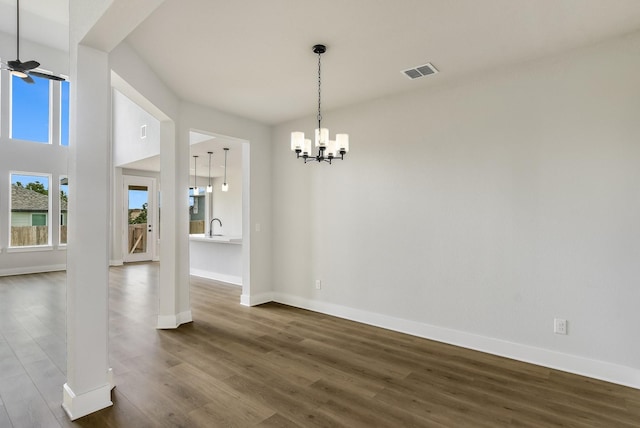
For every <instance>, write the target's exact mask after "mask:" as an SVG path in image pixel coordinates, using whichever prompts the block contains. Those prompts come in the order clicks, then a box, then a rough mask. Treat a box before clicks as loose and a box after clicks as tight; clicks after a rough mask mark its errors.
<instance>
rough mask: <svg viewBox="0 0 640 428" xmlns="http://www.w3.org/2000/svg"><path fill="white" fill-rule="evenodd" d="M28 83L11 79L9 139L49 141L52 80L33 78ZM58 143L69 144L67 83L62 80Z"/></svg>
mask: <svg viewBox="0 0 640 428" xmlns="http://www.w3.org/2000/svg"><path fill="white" fill-rule="evenodd" d="M33 80H34V83H32V84H28V83H26V82H24V81H23V80H22V79H20V78H19V77H16V76H12V78H11V91H12V95H11V107H12V108H11V138H14V139H20V140H28V141H35V142H38V143H45V144H46V143H49V116H50V112H49V104H50V102H49V101H50V100H49V97H50V92H51V91H50V85H52V84H55V82H52V81H50V80H49V79H44V78H41V77H33ZM60 92H61V94H60V95H61V97H60V98H61V100H60V102H61V124H60V141H61V145H63V146H68V145H69V82H66V81H65V82H61V90H60Z"/></svg>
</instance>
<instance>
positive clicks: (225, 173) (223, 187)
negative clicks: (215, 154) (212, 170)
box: [222, 147, 229, 192]
mask: <svg viewBox="0 0 640 428" xmlns="http://www.w3.org/2000/svg"><path fill="white" fill-rule="evenodd" d="M228 152H229V148H228V147H225V148H224V183H222V191H223V192H228V191H229V184H228V183H227V153H228Z"/></svg>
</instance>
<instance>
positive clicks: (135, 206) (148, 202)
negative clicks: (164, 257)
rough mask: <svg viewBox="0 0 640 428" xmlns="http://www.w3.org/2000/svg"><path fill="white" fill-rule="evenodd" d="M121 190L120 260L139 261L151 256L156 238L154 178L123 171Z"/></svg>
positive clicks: (152, 256) (148, 258)
mask: <svg viewBox="0 0 640 428" xmlns="http://www.w3.org/2000/svg"><path fill="white" fill-rule="evenodd" d="M122 178H123V187H124V189H123V190H124V191H123V192H122V196H123V198H124V200H123V207H124V210H125V213H124V215H123V225H122V230H123V239H122V242H123V261H124V262H125V263H129V262H142V261H151V260H153V259H154V253H155V247H156V245H155V242H156V229H157V228H156V222H155V218H156V211H157V209H156V202H155V198H154V195H155V194H156V191H155V187H156V183H155V179H154V178H150V177H136V176H131V175H125V176H123V177H122Z"/></svg>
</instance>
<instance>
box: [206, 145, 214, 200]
mask: <svg viewBox="0 0 640 428" xmlns="http://www.w3.org/2000/svg"><path fill="white" fill-rule="evenodd" d="M207 153H209V185H208V186H207V193H211V192H213V186H212V185H211V155H212V154H213V152H207Z"/></svg>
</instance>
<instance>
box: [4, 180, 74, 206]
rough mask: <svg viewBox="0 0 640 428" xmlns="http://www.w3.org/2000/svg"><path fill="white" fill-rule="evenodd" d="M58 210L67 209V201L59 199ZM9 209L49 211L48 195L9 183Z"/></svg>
mask: <svg viewBox="0 0 640 428" xmlns="http://www.w3.org/2000/svg"><path fill="white" fill-rule="evenodd" d="M60 204H61V206H60V210H61V211H67V202H66V201H64V200H63V201H60ZM11 211H23V212H25V211H27V212H28V211H44V212H47V211H49V196H47V195H43V194H42V193H38V192H34V191H33V190H30V189H27V188H24V187H20V186H16V185H15V184H12V185H11Z"/></svg>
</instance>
